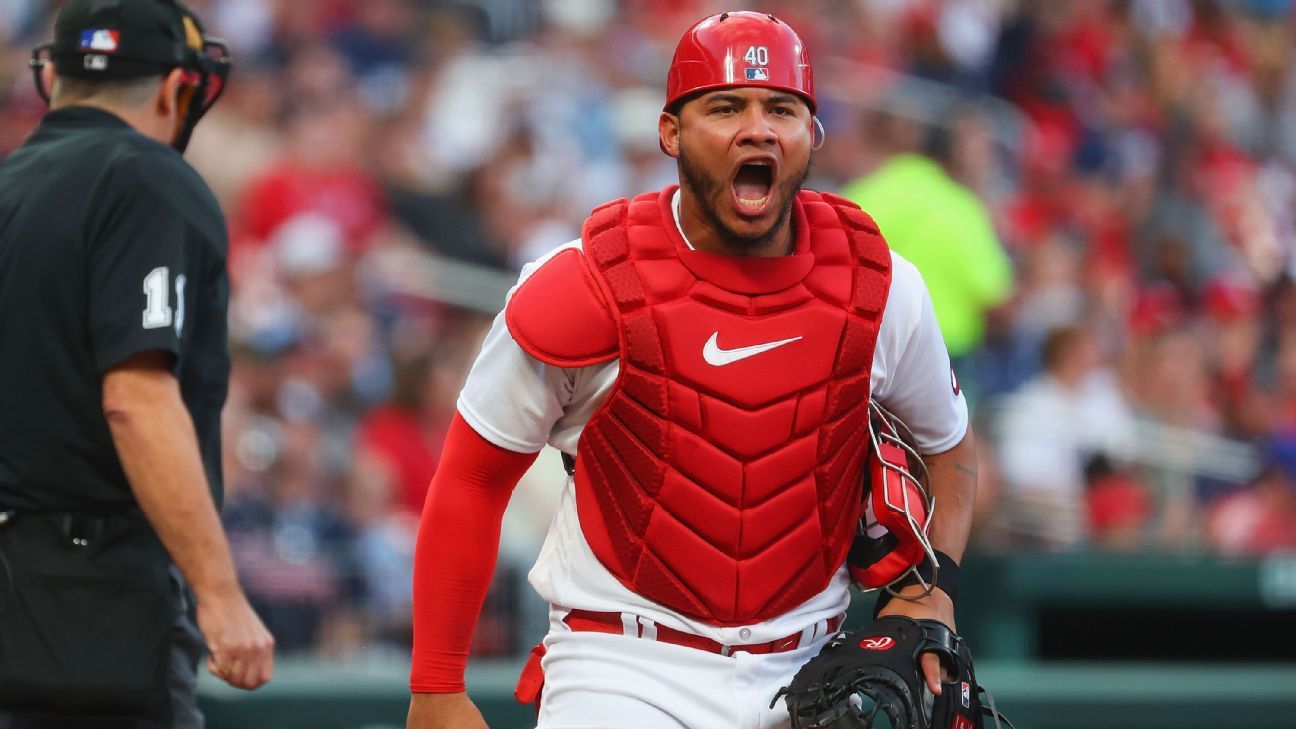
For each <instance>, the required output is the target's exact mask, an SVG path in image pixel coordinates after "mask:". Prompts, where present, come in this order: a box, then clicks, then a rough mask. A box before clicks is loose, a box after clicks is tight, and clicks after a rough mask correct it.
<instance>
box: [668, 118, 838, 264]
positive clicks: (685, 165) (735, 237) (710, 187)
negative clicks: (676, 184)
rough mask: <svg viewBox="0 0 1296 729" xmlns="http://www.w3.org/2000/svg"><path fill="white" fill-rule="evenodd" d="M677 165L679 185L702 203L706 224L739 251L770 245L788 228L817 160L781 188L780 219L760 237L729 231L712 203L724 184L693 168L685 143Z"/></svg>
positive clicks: (722, 190)
mask: <svg viewBox="0 0 1296 729" xmlns="http://www.w3.org/2000/svg"><path fill="white" fill-rule="evenodd" d="M678 163H679V164H678V166H679V172H680V183H681V184H683V185H684V186H685V187H687V188H688V189H689V191H690V192H692V193H693V197H694V198H695V199H696V200H698V201H699V203H701V204H700V205H699V206H698V207H700V208H701V209H702V215H703V217H705V218H706V220H707V223H709V224H710V225H711V227H712V228H713V229H715V230H717V231H719V232H720V233H722V234H724V236H725V237H726V238H728V239H729V240H730V241H731V242H733V243H734V244H735V245H736V246H737V247H738V248H739V249H741V250H743V251H751V250H756V249H758V248H761V247H762V246H764V245H766V244H768V243H769V242H770V241H772V240H774V236H776V235H778V234H779V232H780V231H782V230H783V228H785V227H787V224H788V219H789V218H790V217H791V216H792V203H793V202H794V201H795V200H796V195H797V193H798V192H800V191H801V186H802V185H804V184H805V181H806V178H808V177H809V176H810V168H811V167H812V166H813V165H814V157H813V155H812V156H811V158H810V159H809V160H808V161H807V162H806V166H805V167H804V168H803V169H802V170H801V174H799V175H796V176H794V177H790V178H788V179H787V181H786V182H784V183H783V184H782V186H780V188H779V192H780V193H782V194H783V207H782V209H780V210H779V214H778V217H777V218H775V219H774V224H773V225H771V226H770V227H769V230H766V231H765V232H764V233H759V234H757V235H743V234H741V233H739V232H737V231H736V230H734V229H733V228H730V227H729V226H728V225H726V224H725V222H724V221H723V220H721V219H720V216H719V214H717V213H716V211H715V208H714V207H712V201H713V200H715V199H717V198H718V197H720V196H721V195H723V193H724V187H725V184H724V182H721V181H720V180H717V179H715V178H714V177H711V176H709V175H707V174H706V172H704V171H702V170H700V169H698V168H697V167H695V166H693V164H692V163H691V162H690V160H689V158H688V156H687V155H685V154H684V145H683V144H682V143H681V144H680V151H679V158H678ZM771 192H773V190H771Z"/></svg>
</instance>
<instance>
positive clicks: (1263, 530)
mask: <svg viewBox="0 0 1296 729" xmlns="http://www.w3.org/2000/svg"><path fill="white" fill-rule="evenodd" d="M1207 538H1208V540H1209V543H1210V545H1211V546H1212V547H1214V548H1215V549H1218V550H1220V551H1221V552H1225V553H1227V554H1240V555H1250V556H1260V555H1265V554H1269V553H1271V552H1276V551H1279V550H1293V549H1296V432H1289V433H1285V434H1283V435H1281V436H1279V437H1276V438H1274V439H1273V440H1272V441H1271V442H1270V443H1269V444H1268V446H1267V447H1266V448H1265V468H1264V471H1263V472H1262V473H1261V474H1260V476H1259V477H1258V478H1257V479H1256V480H1255V482H1254V483H1252V484H1251V485H1250V486H1248V487H1246V488H1244V489H1242V490H1239V491H1238V492H1236V493H1234V494H1231V495H1228V496H1224V497H1222V498H1220V499H1219V500H1218V501H1216V502H1215V503H1214V504H1212V505H1211V508H1210V513H1209V519H1208V521H1207Z"/></svg>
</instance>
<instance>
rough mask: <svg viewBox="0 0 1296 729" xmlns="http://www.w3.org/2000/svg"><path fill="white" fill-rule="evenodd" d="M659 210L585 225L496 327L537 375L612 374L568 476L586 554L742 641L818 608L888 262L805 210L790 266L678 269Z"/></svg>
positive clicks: (710, 260)
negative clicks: (786, 615)
mask: <svg viewBox="0 0 1296 729" xmlns="http://www.w3.org/2000/svg"><path fill="white" fill-rule="evenodd" d="M674 191H675V188H674V187H669V188H667V189H665V190H663V191H661V192H660V193H650V194H647V195H641V196H640V197H637V198H635V199H634V200H633V201H630V202H627V201H625V200H618V201H616V202H612V203H608V204H607V205H604V206H602V207H600V208H598V209H597V210H595V211H594V212H593V213H592V214H591V216H590V218H589V220H587V221H586V222H585V227H584V231H583V234H582V235H583V250H584V253H583V254H582V252H581V251H578V250H575V249H571V250H567V251H563V252H562V253H559V254H557V255H556V256H554V257H553V258H551V259H550V260H549V261H548V262H546V263H545V264H544V265H543V266H542V267H541V268H540V269H539V270H538V271H536V272H535V273H534V274H533V275H532V276H531V277H530V278H528V279H527V281H526V282H525V283H523V284H522V286H521V287H520V288H519V289H518V290H517V291H516V292H515V294H514V296H513V298H512V300H511V301H510V302H509V305H508V308H507V311H506V315H505V316H506V321H507V324H508V327H509V331H510V333H511V334H512V335H513V337H514V339H516V340H517V342H518V343H519V344H520V345H521V346H522V347H523V348H524V349H525V350H526V351H527V352H528V353H530V354H531V355H532V356H534V357H536V358H537V359H539V360H541V361H543V362H546V363H549V364H552V365H556V366H561V367H580V366H587V365H591V364H596V363H598V362H606V361H610V360H612V359H616V358H618V357H619V358H620V365H619V366H620V374H619V376H618V379H617V381H616V384H615V385H614V387H613V388H612V392H611V393H610V394H609V396H608V399H607V401H606V402H605V403H604V404H603V406H602V407H601V408H600V409H599V410H598V412H596V413H595V414H594V416H593V417H592V418H591V419H590V421H589V423H588V424H587V425H586V426H585V429H584V431H583V432H582V433H581V438H580V442H579V446H578V453H577V459H576V472H575V479H576V504H577V511H578V512H579V515H580V522H581V529H582V531H583V532H584V534H585V537H586V539H587V540H588V542H589V544H590V546H591V547H592V548H593V551H594V554H595V555H597V556H598V558H599V560H600V561H601V562H602V563H603V565H604V566H606V567H607V569H608V570H609V571H610V572H611V573H612V574H614V575H616V577H617V578H618V579H619V580H620V581H621V582H622V583H623V584H625V585H626V586H627V587H629V588H630V589H632V590H634V591H635V592H637V593H639V594H641V595H643V596H645V597H647V598H650V599H652V600H654V601H656V602H659V603H661V604H663V605H666V606H667V607H669V608H671V609H673V610H675V611H677V612H679V613H681V614H684V615H687V616H690V617H693V618H697V619H699V620H703V621H706V622H708V623H711V624H714V625H723V626H728V625H745V624H751V623H755V622H760V621H763V620H766V619H769V618H771V617H773V616H775V615H779V614H781V613H783V612H786V611H787V610H789V609H791V608H793V607H796V606H797V605H799V604H800V603H802V602H804V601H806V600H807V599H809V598H810V597H812V596H814V595H815V594H817V593H818V592H820V591H822V590H823V589H824V588H825V587H827V585H828V582H829V580H830V579H831V578H832V575H833V574H834V573H835V572H836V570H837V569H838V568H839V567H840V566H841V564H842V562H843V560H844V559H845V557H846V553H847V551H848V550H849V548H850V545H851V538H852V536H853V534H854V531H855V527H856V524H857V522H858V520H859V518H860V510H861V506H860V496H861V492H860V489H861V471H862V463H863V459H864V457H865V456H866V455H867V452H868V418H869V407H868V406H869V384H870V383H869V372H870V368H871V366H872V362H873V347H874V344H875V342H876V341H877V333H878V326H879V324H880V323H881V319H882V311H883V308H884V306H885V304H886V298H887V292H888V290H889V288H890V283H891V257H890V253H889V251H888V249H887V246H886V243H885V242H884V241H883V240H882V237H881V236H880V235H879V234H878V230H877V227H876V226H875V225H874V223H873V221H872V219H871V218H869V216H868V215H866V214H864V213H863V212H861V211H860V210H859V209H858V208H857V207H856V206H855V205H854V204H852V203H850V202H848V201H846V200H845V199H843V198H839V197H836V196H834V195H826V194H820V193H814V192H808V191H806V192H802V193H801V194H800V195H799V196H798V198H797V200H796V202H795V205H794V207H793V226H794V229H795V233H796V242H795V247H794V252H793V254H792V255H790V256H784V257H779V258H733V257H727V256H719V255H714V254H709V253H705V252H701V251H692V250H689V249H688V248H687V246H686V245H685V244H684V242H683V240H682V238H681V237H680V235H679V230H678V229H677V227H676V224H675V221H674V217H673V215H672V212H671V198H672V195H673V194H674Z"/></svg>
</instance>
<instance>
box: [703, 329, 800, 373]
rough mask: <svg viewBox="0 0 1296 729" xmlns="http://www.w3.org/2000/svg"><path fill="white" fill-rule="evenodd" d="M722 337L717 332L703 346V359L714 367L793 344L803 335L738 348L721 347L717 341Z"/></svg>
mask: <svg viewBox="0 0 1296 729" xmlns="http://www.w3.org/2000/svg"><path fill="white" fill-rule="evenodd" d="M719 338H720V332H715V333H713V334H712V335H711V338H710V339H708V340H707V342H706V346H704V347H703V348H702V359H704V360H706V363H707V364H709V365H711V366H712V367H724V366H725V365H727V364H733V363H734V362H738V361H739V360H744V359H747V358H748V357H755V356H756V355H758V354H761V353H763V352H768V351H770V350H771V349H777V348H779V347H782V346H783V345H785V344H791V343H792V342H795V341H797V340H798V339H800V338H801V337H791V338H790V339H780V340H778V341H777V342H765V343H764V344H753V345H751V346H750V347H739V348H737V349H721V348H720V345H719V344H718V343H717V342H716V340H718V339H719Z"/></svg>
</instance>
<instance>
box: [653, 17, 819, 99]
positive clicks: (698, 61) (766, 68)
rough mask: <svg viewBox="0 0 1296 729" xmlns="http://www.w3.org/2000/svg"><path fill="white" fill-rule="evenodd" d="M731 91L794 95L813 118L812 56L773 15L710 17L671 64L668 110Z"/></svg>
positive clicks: (687, 36)
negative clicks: (700, 95)
mask: <svg viewBox="0 0 1296 729" xmlns="http://www.w3.org/2000/svg"><path fill="white" fill-rule="evenodd" d="M731 86H761V87H764V88H769V89H779V90H781V91H790V92H792V93H794V94H796V95H797V96H800V97H801V98H803V99H805V101H806V103H807V104H809V105H810V113H811V114H813V113H814V112H815V98H814V71H813V70H812V69H811V68H810V54H809V53H807V52H806V47H805V44H804V43H802V42H801V38H800V37H799V36H797V34H796V31H795V30H792V27H791V26H789V25H788V24H787V23H784V22H783V21H781V20H779V19H778V18H776V17H774V16H773V15H766V14H765V13H754V12H750V11H746V10H739V11H734V12H731V13H720V14H719V15H712V16H711V17H709V18H706V19H704V20H702V21H701V22H699V23H698V24H697V25H694V26H693V27H692V28H689V30H688V32H687V33H685V34H684V37H683V38H681V39H680V42H679V45H678V46H676V47H675V57H674V58H673V59H671V67H670V73H669V74H667V76H666V106H665V108H666V109H667V110H669V109H670V108H671V107H672V106H674V105H675V103H676V102H678V101H680V100H681V99H683V98H684V97H686V96H690V95H692V94H696V93H699V92H703V91H711V90H714V89H722V88H726V87H731Z"/></svg>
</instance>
